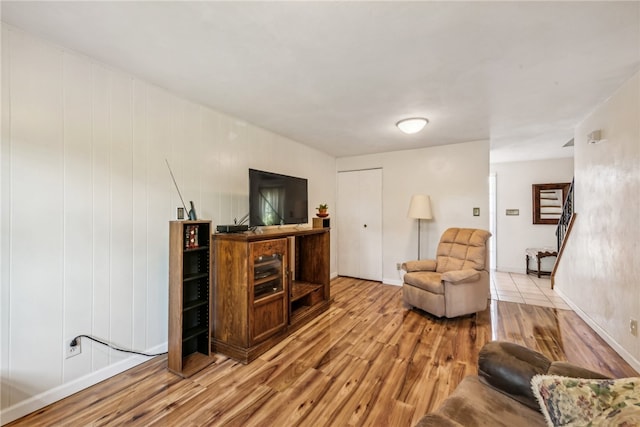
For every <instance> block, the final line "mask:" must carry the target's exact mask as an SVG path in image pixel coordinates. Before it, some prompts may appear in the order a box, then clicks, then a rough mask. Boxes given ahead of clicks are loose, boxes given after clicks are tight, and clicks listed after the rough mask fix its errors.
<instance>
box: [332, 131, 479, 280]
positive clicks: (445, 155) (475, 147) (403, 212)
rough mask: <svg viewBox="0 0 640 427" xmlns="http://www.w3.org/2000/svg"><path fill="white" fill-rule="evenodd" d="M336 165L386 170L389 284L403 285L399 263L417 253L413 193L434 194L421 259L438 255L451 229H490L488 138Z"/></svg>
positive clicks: (385, 251) (384, 262) (424, 227)
mask: <svg viewBox="0 0 640 427" xmlns="http://www.w3.org/2000/svg"><path fill="white" fill-rule="evenodd" d="M427 132H428V130H427ZM336 164H337V170H338V171H348V170H359V169H370V168H382V204H383V206H382V212H383V213H382V278H383V282H384V283H389V284H396V285H399V284H402V275H401V273H402V272H400V271H398V270H397V269H396V264H397V263H399V262H400V263H401V262H404V261H407V260H412V259H416V258H417V256H418V223H417V220H415V219H411V218H407V212H408V210H409V201H410V200H411V196H412V195H413V194H427V195H429V196H431V206H432V209H433V217H434V218H433V220H430V221H427V220H422V226H421V229H422V240H421V248H420V255H421V258H434V256H435V251H436V247H437V245H438V241H439V240H440V236H441V235H442V233H443V232H444V231H445V230H446V229H447V228H449V227H472V228H484V229H487V230H488V229H489V142H488V141H474V142H467V143H462V144H454V145H443V146H438V147H430V148H423V149H418V150H406V151H394V152H389V153H383V154H372V155H366V156H354V157H344V158H339V159H337V160H336ZM474 207H479V208H480V216H478V217H474V216H473V208H474ZM336 215H340V206H337V207H336ZM337 232H338V233H339V232H340V230H337ZM338 256H340V254H339V253H338Z"/></svg>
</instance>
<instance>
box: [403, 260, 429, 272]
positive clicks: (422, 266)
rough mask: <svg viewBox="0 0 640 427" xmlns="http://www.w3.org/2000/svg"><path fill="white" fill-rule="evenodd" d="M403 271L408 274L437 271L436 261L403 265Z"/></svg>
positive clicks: (419, 261) (412, 262)
mask: <svg viewBox="0 0 640 427" xmlns="http://www.w3.org/2000/svg"><path fill="white" fill-rule="evenodd" d="M402 269H403V270H404V271H406V272H407V273H410V272H412V271H436V260H435V259H420V260H416V261H407V262H403V263H402Z"/></svg>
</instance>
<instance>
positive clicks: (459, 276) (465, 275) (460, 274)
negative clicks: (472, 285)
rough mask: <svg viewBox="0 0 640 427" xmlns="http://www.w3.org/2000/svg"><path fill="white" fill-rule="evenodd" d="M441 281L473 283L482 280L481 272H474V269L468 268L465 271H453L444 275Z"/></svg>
mask: <svg viewBox="0 0 640 427" xmlns="http://www.w3.org/2000/svg"><path fill="white" fill-rule="evenodd" d="M440 277H441V279H442V280H443V281H445V282H451V283H454V284H455V283H464V282H473V281H474V280H478V279H479V278H480V272H479V271H478V270H474V269H473V268H467V269H464V270H452V271H447V272H445V273H442V276H440Z"/></svg>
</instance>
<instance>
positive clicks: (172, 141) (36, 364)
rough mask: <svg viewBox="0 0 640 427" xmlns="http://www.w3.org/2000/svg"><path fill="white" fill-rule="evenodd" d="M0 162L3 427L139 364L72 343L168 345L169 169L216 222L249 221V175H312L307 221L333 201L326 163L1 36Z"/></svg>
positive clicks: (123, 78)
mask: <svg viewBox="0 0 640 427" xmlns="http://www.w3.org/2000/svg"><path fill="white" fill-rule="evenodd" d="M212 78H215V76H212ZM0 155H1V165H2V172H1V175H0V179H1V180H2V181H1V185H0V188H1V189H2V194H1V200H2V209H1V215H2V216H1V224H2V238H1V246H0V249H1V251H2V252H1V253H0V256H1V261H2V264H1V265H2V273H1V274H2V276H1V278H2V293H1V294H0V296H1V297H2V300H1V328H2V329H1V330H0V332H1V333H2V337H1V339H2V341H1V347H2V350H1V353H0V356H1V369H2V378H1V387H2V389H1V408H2V415H1V417H2V419H1V420H0V421H1V422H3V423H4V422H8V421H10V420H11V419H13V418H15V417H17V416H21V415H23V414H25V413H28V412H30V411H32V410H35V409H37V408H39V407H42V406H44V405H46V404H48V403H50V402H51V401H54V400H57V399H59V398H61V397H63V396H65V395H68V394H70V393H72V392H75V391H77V390H79V389H81V388H83V387H86V386H88V385H90V384H92V383H94V382H96V381H98V380H101V379H103V378H105V377H108V376H110V375H113V374H115V373H117V372H119V371H121V370H124V369H126V368H128V367H130V366H132V365H133V364H135V363H139V362H140V359H136V358H130V357H129V356H127V355H126V354H124V353H118V352H114V351H109V350H107V349H105V348H104V347H103V346H100V345H93V344H90V343H89V342H88V341H86V340H84V341H82V354H81V355H79V356H76V357H74V358H71V359H65V358H64V357H63V351H64V343H65V342H66V341H67V340H69V339H70V338H72V337H74V336H75V335H77V334H94V335H96V336H100V337H103V338H106V339H108V340H110V341H113V342H115V343H117V344H119V345H121V346H124V347H128V348H134V349H138V350H142V351H145V350H146V351H161V350H164V349H165V348H166V341H167V322H168V319H167V306H168V301H167V297H168V290H167V289H168V230H169V224H168V222H169V221H170V220H172V219H175V217H176V207H177V206H179V205H180V202H179V199H178V195H177V193H176V190H175V188H174V186H173V183H172V182H171V179H170V176H169V173H168V170H167V167H166V165H165V158H166V159H168V160H169V162H170V163H171V166H172V168H173V171H174V173H175V176H176V179H177V182H178V183H179V185H180V189H181V191H182V194H183V196H184V197H185V199H186V201H187V203H188V201H189V200H193V201H194V202H195V206H196V210H197V212H198V215H199V218H201V219H212V220H213V222H214V225H215V224H228V223H230V222H231V221H232V220H233V218H234V217H241V216H243V215H244V214H245V213H246V212H247V211H248V168H249V167H252V168H257V169H265V170H269V171H274V172H279V173H285V174H289V175H294V176H302V177H305V178H308V179H309V199H310V200H309V214H310V217H311V216H313V214H314V213H315V210H314V207H315V206H316V205H317V204H318V203H320V202H326V203H328V204H329V205H332V204H334V200H335V159H334V158H332V157H330V156H328V155H326V154H324V153H321V152H318V151H316V150H313V149H310V148H307V147H305V146H303V145H301V144H299V143H296V142H294V141H291V140H288V139H286V138H283V137H281V136H278V135H275V134H273V133H270V132H268V131H265V130H262V129H260V128H257V127H255V126H252V125H250V124H247V123H245V122H243V121H241V120H238V119H234V118H232V117H228V116H225V115H223V114H220V113H218V112H215V111H213V110H211V109H209V108H206V107H204V106H201V105H197V104H195V103H192V102H189V101H187V100H185V99H181V98H179V97H177V96H174V95H172V94H170V93H168V92H166V91H164V90H162V89H160V88H158V87H155V86H153V85H151V84H148V83H145V82H144V81H141V80H139V79H137V78H134V77H132V76H129V75H126V74H123V73H121V72H118V71H115V70H112V69H109V68H107V67H105V66H103V65H101V64H98V63H96V62H95V61H92V60H91V59H89V58H87V57H83V56H80V55H77V54H75V53H72V52H69V51H67V50H65V49H63V48H59V47H56V46H52V45H49V44H47V43H45V42H43V41H40V40H38V39H35V38H33V37H31V36H29V35H27V34H24V33H23V32H21V31H18V30H14V29H12V28H9V27H7V26H3V28H2V145H1V151H0ZM332 240H334V239H332ZM333 253H334V254H335V250H334V251H333ZM331 265H332V271H335V267H334V266H335V255H334V256H333V257H332V263H331Z"/></svg>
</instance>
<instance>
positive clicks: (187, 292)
mask: <svg viewBox="0 0 640 427" xmlns="http://www.w3.org/2000/svg"><path fill="white" fill-rule="evenodd" d="M187 239H188V240H187ZM210 241H211V221H171V222H170V223H169V355H168V361H167V366H168V368H169V370H170V371H172V372H174V373H176V374H178V375H181V376H183V377H187V376H189V375H191V374H192V373H194V372H196V371H198V370H200V369H202V368H203V367H204V366H206V365H207V364H209V363H212V362H213V361H214V360H215V359H214V358H213V357H210V352H211V332H210V321H211V290H210V287H211V266H210V260H211V254H210V250H211V244H210Z"/></svg>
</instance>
